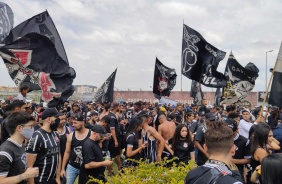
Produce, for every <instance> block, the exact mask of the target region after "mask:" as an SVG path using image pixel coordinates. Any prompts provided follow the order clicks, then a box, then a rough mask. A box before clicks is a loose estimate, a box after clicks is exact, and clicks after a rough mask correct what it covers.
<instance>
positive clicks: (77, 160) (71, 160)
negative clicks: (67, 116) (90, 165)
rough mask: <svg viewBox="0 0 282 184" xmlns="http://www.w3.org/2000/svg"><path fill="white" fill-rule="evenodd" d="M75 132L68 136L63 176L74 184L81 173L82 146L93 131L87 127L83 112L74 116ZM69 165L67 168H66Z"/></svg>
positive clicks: (70, 183) (69, 182) (68, 183)
mask: <svg viewBox="0 0 282 184" xmlns="http://www.w3.org/2000/svg"><path fill="white" fill-rule="evenodd" d="M73 127H74V130H75V131H74V132H72V133H70V134H69V135H68V137H67V144H66V150H65V154H64V158H63V164H62V170H61V174H60V175H61V176H62V177H66V179H67V184H73V183H74V181H75V179H76V177H77V176H78V175H79V170H80V164H81V163H82V160H83V157H82V146H83V143H84V142H85V141H86V140H87V139H88V138H89V136H90V134H91V131H90V130H89V129H87V128H85V121H84V115H82V114H81V113H78V114H76V115H75V116H74V117H73ZM66 166H67V169H66V170H65V168H66Z"/></svg>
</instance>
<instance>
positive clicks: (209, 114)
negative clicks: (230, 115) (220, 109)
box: [206, 112, 215, 121]
mask: <svg viewBox="0 0 282 184" xmlns="http://www.w3.org/2000/svg"><path fill="white" fill-rule="evenodd" d="M206 118H207V119H209V120H210V121H215V116H214V114H213V113H212V112H208V113H207V114H206Z"/></svg>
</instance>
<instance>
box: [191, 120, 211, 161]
mask: <svg viewBox="0 0 282 184" xmlns="http://www.w3.org/2000/svg"><path fill="white" fill-rule="evenodd" d="M206 130H207V128H206V125H205V124H203V125H201V126H199V127H198V128H197V131H196V135H195V137H194V140H195V141H199V143H200V145H201V146H202V147H203V146H204V144H205V138H204V134H205V132H206ZM207 160H208V158H207V157H206V156H205V154H204V153H202V152H201V151H198V163H197V164H198V165H203V164H204V163H205V162H206V161H207Z"/></svg>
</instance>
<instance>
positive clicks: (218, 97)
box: [214, 88, 221, 106]
mask: <svg viewBox="0 0 282 184" xmlns="http://www.w3.org/2000/svg"><path fill="white" fill-rule="evenodd" d="M220 98H221V93H220V88H217V89H216V92H215V96H214V105H216V106H218V105H220Z"/></svg>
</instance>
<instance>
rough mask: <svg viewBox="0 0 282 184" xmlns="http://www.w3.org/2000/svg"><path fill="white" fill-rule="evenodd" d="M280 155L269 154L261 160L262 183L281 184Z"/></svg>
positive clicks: (281, 156)
mask: <svg viewBox="0 0 282 184" xmlns="http://www.w3.org/2000/svg"><path fill="white" fill-rule="evenodd" d="M281 165H282V155H280V154H271V155H268V156H266V157H265V158H264V159H263V160H262V164H261V171H262V173H261V176H262V183H267V184H282V174H281V173H282V167H281Z"/></svg>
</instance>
